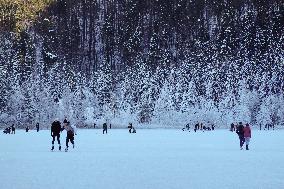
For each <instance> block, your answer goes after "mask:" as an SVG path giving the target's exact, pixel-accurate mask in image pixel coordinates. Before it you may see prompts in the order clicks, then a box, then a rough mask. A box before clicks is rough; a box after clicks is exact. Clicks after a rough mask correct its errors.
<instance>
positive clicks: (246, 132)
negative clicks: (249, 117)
mask: <svg viewBox="0 0 284 189" xmlns="http://www.w3.org/2000/svg"><path fill="white" fill-rule="evenodd" d="M244 137H245V142H246V150H249V148H248V146H249V142H250V138H251V129H250V126H249V124H248V123H247V124H246V126H245V128H244Z"/></svg>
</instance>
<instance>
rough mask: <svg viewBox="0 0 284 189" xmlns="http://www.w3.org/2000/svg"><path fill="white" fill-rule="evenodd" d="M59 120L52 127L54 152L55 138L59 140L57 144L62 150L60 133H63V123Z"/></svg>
mask: <svg viewBox="0 0 284 189" xmlns="http://www.w3.org/2000/svg"><path fill="white" fill-rule="evenodd" d="M58 120H59V119H55V120H54V122H53V123H52V125H51V136H52V148H51V150H52V151H53V150H54V141H55V137H56V138H57V142H58V145H59V150H61V144H60V132H61V131H62V129H61V123H60V121H58Z"/></svg>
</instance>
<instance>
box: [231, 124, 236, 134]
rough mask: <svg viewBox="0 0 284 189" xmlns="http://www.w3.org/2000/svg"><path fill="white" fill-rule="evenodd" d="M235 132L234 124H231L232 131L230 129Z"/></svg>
mask: <svg viewBox="0 0 284 189" xmlns="http://www.w3.org/2000/svg"><path fill="white" fill-rule="evenodd" d="M234 130H235V125H234V123H232V124H231V129H230V131H232V132H233V131H234Z"/></svg>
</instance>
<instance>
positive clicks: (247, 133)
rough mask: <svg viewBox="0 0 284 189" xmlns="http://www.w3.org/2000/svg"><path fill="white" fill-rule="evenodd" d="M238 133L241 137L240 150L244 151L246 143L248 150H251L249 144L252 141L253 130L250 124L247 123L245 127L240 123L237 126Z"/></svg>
mask: <svg viewBox="0 0 284 189" xmlns="http://www.w3.org/2000/svg"><path fill="white" fill-rule="evenodd" d="M236 133H237V134H238V136H239V140H240V149H241V150H243V145H244V143H246V150H249V142H250V139H251V129H250V126H249V124H248V123H247V124H245V126H244V125H243V123H242V122H239V124H238V125H237V126H236Z"/></svg>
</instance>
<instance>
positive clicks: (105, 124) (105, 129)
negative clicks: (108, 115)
mask: <svg viewBox="0 0 284 189" xmlns="http://www.w3.org/2000/svg"><path fill="white" fill-rule="evenodd" d="M105 132H106V134H107V123H104V124H103V134H105Z"/></svg>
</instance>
